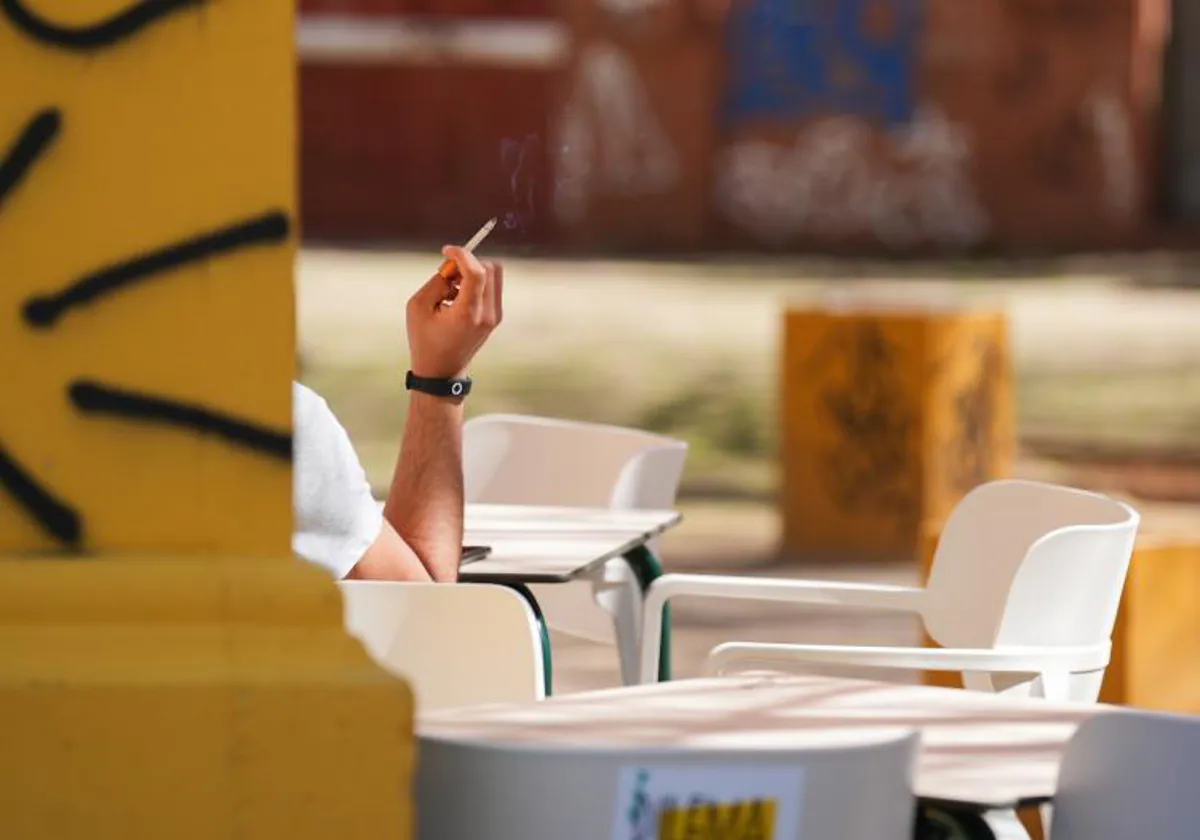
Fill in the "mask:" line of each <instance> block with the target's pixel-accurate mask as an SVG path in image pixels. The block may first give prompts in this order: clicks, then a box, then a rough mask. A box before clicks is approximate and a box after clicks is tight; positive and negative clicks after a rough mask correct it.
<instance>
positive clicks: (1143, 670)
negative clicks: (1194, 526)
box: [1100, 535, 1200, 715]
mask: <svg viewBox="0 0 1200 840" xmlns="http://www.w3.org/2000/svg"><path fill="white" fill-rule="evenodd" d="M1100 699H1101V700H1102V701H1104V702H1107V703H1119V704H1123V705H1130V706H1137V707H1139V708H1143V709H1152V710H1155V711H1160V712H1177V713H1182V714H1192V715H1194V714H1200V539H1197V538H1196V537H1195V536H1194V535H1193V536H1191V537H1190V538H1188V537H1174V536H1167V535H1161V536H1151V537H1147V538H1144V539H1142V540H1140V541H1139V543H1138V545H1137V547H1136V549H1135V550H1134V554H1133V561H1132V563H1131V564H1130V567H1129V579H1128V581H1127V582H1126V585H1125V594H1124V597H1123V598H1122V599H1121V608H1120V611H1119V612H1118V614H1117V624H1116V627H1115V629H1114V631H1113V655H1112V661H1111V662H1110V663H1109V666H1108V670H1107V671H1106V672H1105V675H1104V685H1103V687H1102V688H1101V692H1100Z"/></svg>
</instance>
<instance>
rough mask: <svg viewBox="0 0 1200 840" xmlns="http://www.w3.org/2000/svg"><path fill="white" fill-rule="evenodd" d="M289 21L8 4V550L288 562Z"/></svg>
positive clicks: (3, 452)
mask: <svg viewBox="0 0 1200 840" xmlns="http://www.w3.org/2000/svg"><path fill="white" fill-rule="evenodd" d="M291 6H292V4H291V3H283V2H266V1H265V0H211V2H204V1H203V0H192V2H176V3H153V4H151V3H146V2H133V3H129V2H124V3H114V2H112V0H71V2H70V3H67V2H61V0H58V2H46V0H5V2H4V3H2V4H0V79H4V80H6V81H7V84H5V85H4V95H3V96H2V97H0V552H7V553H14V552H44V551H50V552H59V551H61V552H80V551H84V552H115V551H126V550H133V551H137V550H146V549H153V550H161V551H176V552H184V553H186V552H190V551H222V552H227V553H232V552H246V553H255V554H264V553H270V554H283V553H286V552H288V551H289V550H290V548H289V546H290V533H291V470H290V455H291V444H290V435H291V378H292V369H293V360H294V356H295V352H294V348H295V342H294V336H293V312H294V309H293V297H292V265H293V260H294V256H295V254H294V233H293V229H294V211H295V195H294V191H295V188H294V183H293V174H294V168H295V159H294V149H295V143H296V139H295V128H294V116H293V101H294V90H293V77H294V74H295V65H294V59H293V49H292V42H293V39H294V21H293V19H292V12H291ZM130 9H132V10H134V13H133V14H128V15H127V14H125V13H124V11H123V10H130ZM138 11H142V12H145V11H149V12H150V14H137V12H138Z"/></svg>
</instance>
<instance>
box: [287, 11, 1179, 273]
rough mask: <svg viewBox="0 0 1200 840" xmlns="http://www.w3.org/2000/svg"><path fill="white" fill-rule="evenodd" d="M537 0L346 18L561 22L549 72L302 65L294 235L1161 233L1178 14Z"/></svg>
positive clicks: (1133, 238) (1035, 239)
mask: <svg viewBox="0 0 1200 840" xmlns="http://www.w3.org/2000/svg"><path fill="white" fill-rule="evenodd" d="M551 3H552V0H513V2H510V3H508V4H505V6H504V9H503V11H502V12H497V11H495V10H494V9H493V10H491V11H488V10H489V9H492V4H491V3H489V2H488V0H454V1H453V2H448V0H390V2H385V0H356V2H355V3H354V4H353V7H354V8H355V10H356V12H357V11H358V10H361V12H362V14H364V15H377V16H384V17H387V18H389V19H396V18H400V19H404V17H403V16H412V15H423V16H426V19H431V20H434V21H438V20H440V21H443V22H444V21H447V20H458V21H475V22H476V23H477V22H478V21H479V20H480V17H479V16H480V15H481V14H484V13H486V14H488V15H489V16H490V19H497V18H502V19H508V20H522V21H533V22H535V23H537V25H538V26H542V27H543V28H545V27H546V26H550V27H553V26H554V21H559V22H560V23H561V26H562V29H561V32H560V38H559V41H560V53H559V54H558V55H557V57H551V56H550V55H549V53H551V52H553V50H548V48H547V47H546V45H545V44H544V43H543V44H542V45H541V46H540V47H536V48H532V53H538V50H539V49H540V50H541V53H540V55H541V56H542V59H541V60H540V62H539V61H534V62H532V63H527V64H526V66H518V63H519V61H518V59H517V58H515V57H514V56H515V55H516V54H517V53H520V52H521V49H523V48H522V47H521V45H520V43H518V42H519V41H520V39H519V38H510V39H509V40H511V41H513V50H512V54H510V55H508V56H507V57H501V58H495V56H493V57H491V58H488V57H482V58H481V57H479V56H475V57H473V58H472V57H470V56H468V57H466V58H460V59H456V60H455V61H450V62H447V61H446V60H445V57H444V56H443V58H442V59H438V60H433V59H429V58H428V57H424V58H421V57H417V58H413V57H412V55H415V54H416V53H412V51H410V53H406V56H405V57H403V58H397V57H395V56H392V57H391V58H387V59H376V60H371V61H363V60H356V61H353V62H347V61H344V60H333V59H330V58H328V57H327V58H325V59H323V60H318V61H313V60H311V59H306V60H305V62H304V65H303V69H302V73H301V84H302V115H303V116H302V119H303V154H302V167H303V168H302V179H303V180H302V189H303V199H304V208H305V209H304V218H305V222H306V226H307V229H308V232H309V233H310V234H312V235H316V236H332V237H357V238H363V237H366V238H408V237H419V238H430V237H431V238H434V239H440V238H444V237H445V236H454V235H465V234H466V233H469V232H470V230H473V229H474V227H475V226H477V225H478V223H479V221H480V220H481V218H483V217H486V215H489V214H490V213H492V212H497V213H500V214H502V215H503V214H505V213H508V214H510V216H511V218H512V225H510V230H511V231H513V232H514V233H513V235H514V236H518V235H519V236H518V238H519V239H521V240H522V241H525V242H532V243H537V244H542V245H561V246H567V247H571V248H577V249H608V250H617V251H622V250H634V251H638V250H651V251H654V250H665V251H691V250H697V249H728V248H737V249H754V250H773V249H778V250H789V251H792V250H804V249H821V250H834V251H837V250H855V251H861V250H864V249H865V250H870V251H893V252H926V251H973V250H985V251H986V250H998V251H1014V250H1015V251H1030V250H1033V251H1037V250H1058V249H1077V248H1095V247H1125V246H1128V245H1136V244H1138V243H1139V242H1141V241H1144V240H1145V238H1146V236H1147V235H1148V233H1150V232H1152V231H1153V229H1154V228H1155V226H1156V225H1157V224H1158V219H1157V217H1156V215H1155V214H1156V209H1157V207H1158V205H1159V196H1158V191H1159V187H1158V185H1159V184H1160V182H1161V179H1160V177H1159V173H1158V157H1159V156H1158V154H1157V151H1156V150H1157V148H1158V144H1159V140H1160V138H1159V135H1158V126H1159V115H1160V113H1161V103H1160V101H1159V98H1160V96H1159V91H1160V90H1161V79H1160V75H1161V66H1162V55H1163V49H1164V39H1165V34H1166V30H1167V27H1166V19H1167V12H1166V8H1167V0H972V2H970V3H964V2H962V0H836V2H824V1H823V0H738V2H736V3H732V4H730V5H728V6H726V5H724V4H723V2H722V0H657V2H654V0H639V1H638V2H635V0H557V2H555V3H554V4H553V6H551ZM349 7H351V4H350V3H349V0H309V2H307V3H305V4H303V6H302V8H303V9H304V11H305V12H306V13H313V14H315V13H318V12H319V13H321V14H337V13H345V10H346V9H347V8H349ZM339 10H340V12H339ZM552 15H553V16H552ZM538 22H540V23H538ZM535 28H536V27H535ZM446 31H448V30H446ZM526 35H528V33H526ZM481 37H483V41H484V42H486V43H488V44H499V43H501V42H504V43H507V41H505V40H504V38H491V39H489V38H488V37H486V36H481ZM525 44H526V48H528V39H526V42H525ZM500 51H501V52H503V50H500ZM528 51H529V49H527V52H528ZM418 52H419V51H418ZM485 207H486V208H497V209H495V210H491V209H484V208H485Z"/></svg>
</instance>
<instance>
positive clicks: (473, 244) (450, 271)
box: [438, 216, 497, 280]
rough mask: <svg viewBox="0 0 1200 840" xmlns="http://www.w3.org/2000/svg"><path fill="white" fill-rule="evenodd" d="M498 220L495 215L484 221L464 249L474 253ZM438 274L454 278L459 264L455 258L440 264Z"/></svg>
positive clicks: (448, 278)
mask: <svg viewBox="0 0 1200 840" xmlns="http://www.w3.org/2000/svg"><path fill="white" fill-rule="evenodd" d="M496 221H497V219H496V217H495V216H493V217H492V218H490V219H488V220H487V221H486V222H484V223H483V227H481V228H480V229H479V230H478V231H477V232H476V233H475V235H474V236H472V237H471V238H470V239H468V240H467V244H466V245H464V246H463V250H464V251H466V252H467V253H468V254H470V253H474V251H475V249H476V248H478V247H479V245H480V243H481V242H483V240H485V239H487V235H488V234H489V233H491V232H492V228H494V227H495V226H496ZM438 274H440V275H442V277H445V278H446V279H447V280H453V279H454V278H455V277H456V276H457V275H458V266H456V265H455V264H454V261H453V260H444V261H443V262H442V264H441V265H440V266H438Z"/></svg>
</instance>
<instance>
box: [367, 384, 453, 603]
mask: <svg viewBox="0 0 1200 840" xmlns="http://www.w3.org/2000/svg"><path fill="white" fill-rule="evenodd" d="M462 420H463V408H462V404H461V400H453V401H451V400H448V399H443V398H440V397H431V396H429V395H428V394H421V393H416V392H414V393H413V394H412V397H411V399H410V400H409V404H408V422H407V423H406V424H405V426H404V440H403V442H402V443H401V445H400V457H399V459H397V461H396V471H395V473H394V474H393V476H392V486H391V490H390V491H389V492H388V498H387V504H386V505H384V508H383V517H384V519H385V520H387V522H388V523H389V524H390V525H391V526H392V527H393V528H394V529H395V531H396V533H397V534H399V535H400V538H401V539H402V540H403V541H404V542H405V543H407V544H408V546H409V547H411V549H412V551H413V552H414V553H415V554H416V556H417V557H418V558H419V559H420V562H421V564H422V565H423V566H424V567H425V569H426V570H428V573H429V576H430V577H431V578H433V580H436V581H453V580H456V579H457V578H458V561H459V553H460V551H461V549H462V536H463V463H462Z"/></svg>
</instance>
